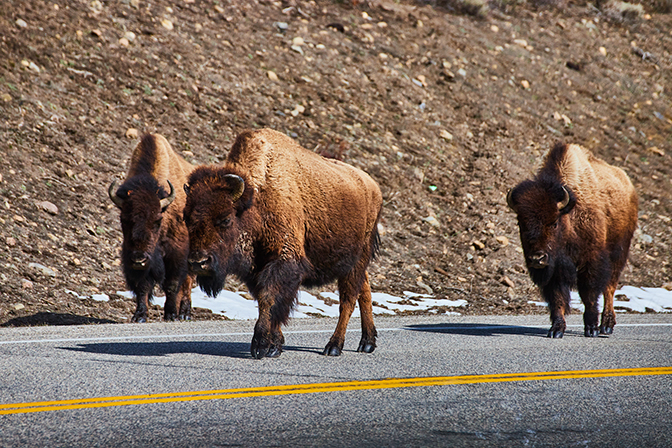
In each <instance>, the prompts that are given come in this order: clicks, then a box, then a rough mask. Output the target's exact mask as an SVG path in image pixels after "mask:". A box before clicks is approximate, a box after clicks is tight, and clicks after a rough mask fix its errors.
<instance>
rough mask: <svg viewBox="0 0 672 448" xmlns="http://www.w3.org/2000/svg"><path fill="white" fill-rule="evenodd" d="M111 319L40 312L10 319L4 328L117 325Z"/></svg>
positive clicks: (4, 324)
mask: <svg viewBox="0 0 672 448" xmlns="http://www.w3.org/2000/svg"><path fill="white" fill-rule="evenodd" d="M116 323H118V322H115V321H113V320H110V319H97V318H95V317H88V316H78V315H76V314H68V313H47V312H40V313H35V314H32V315H30V316H21V317H15V318H14V319H10V320H8V321H7V322H5V323H3V324H2V325H0V326H2V327H27V326H36V325H88V324H116Z"/></svg>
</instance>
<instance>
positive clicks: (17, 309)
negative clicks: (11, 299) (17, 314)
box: [12, 303, 26, 311]
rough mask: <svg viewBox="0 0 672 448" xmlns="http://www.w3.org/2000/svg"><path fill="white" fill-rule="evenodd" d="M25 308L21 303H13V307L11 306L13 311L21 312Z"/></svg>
mask: <svg viewBox="0 0 672 448" xmlns="http://www.w3.org/2000/svg"><path fill="white" fill-rule="evenodd" d="M25 307H26V305H24V304H23V303H15V304H14V305H12V308H14V311H19V310H22V309H24V308H25Z"/></svg>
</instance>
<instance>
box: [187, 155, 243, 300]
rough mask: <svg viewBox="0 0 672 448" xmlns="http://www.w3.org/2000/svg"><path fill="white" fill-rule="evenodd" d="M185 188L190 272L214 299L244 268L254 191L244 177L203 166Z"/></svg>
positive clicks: (192, 175)
mask: <svg viewBox="0 0 672 448" xmlns="http://www.w3.org/2000/svg"><path fill="white" fill-rule="evenodd" d="M188 182H189V183H188V184H187V185H185V186H184V190H185V192H186V193H187V202H186V205H185V207H184V222H185V224H186V225H187V229H188V231H189V260H188V262H189V269H190V270H191V272H193V273H194V274H196V275H197V276H198V284H199V285H200V286H201V288H202V289H203V290H204V291H205V292H206V293H207V294H208V295H210V296H215V295H217V293H219V291H221V290H222V288H223V287H224V281H225V280H226V276H227V275H228V274H231V273H235V272H237V271H238V270H240V269H241V265H244V259H245V254H244V252H245V247H243V245H242V244H241V236H242V235H243V233H244V232H245V231H249V229H246V228H244V227H245V225H244V223H243V219H242V218H243V214H244V212H245V211H246V210H247V209H249V208H250V207H251V205H252V196H253V188H252V187H251V186H249V185H248V184H247V183H246V182H245V179H244V177H243V176H240V175H238V174H234V173H231V172H229V171H227V170H224V169H223V168H212V167H201V168H198V169H196V170H195V171H194V172H193V173H192V174H191V176H189V181H188Z"/></svg>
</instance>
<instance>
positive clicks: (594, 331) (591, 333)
mask: <svg viewBox="0 0 672 448" xmlns="http://www.w3.org/2000/svg"><path fill="white" fill-rule="evenodd" d="M583 335H584V336H585V337H587V338H596V337H598V336H599V335H600V330H599V329H598V328H597V327H592V326H591V327H589V326H586V327H585V328H584V329H583Z"/></svg>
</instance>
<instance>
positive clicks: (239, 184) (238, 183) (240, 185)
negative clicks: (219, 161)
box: [224, 174, 245, 202]
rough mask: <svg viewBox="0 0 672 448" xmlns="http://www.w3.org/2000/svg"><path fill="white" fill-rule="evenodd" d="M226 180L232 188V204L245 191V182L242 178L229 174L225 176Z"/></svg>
mask: <svg viewBox="0 0 672 448" xmlns="http://www.w3.org/2000/svg"><path fill="white" fill-rule="evenodd" d="M224 179H226V183H228V184H229V186H230V187H231V188H232V191H231V202H236V201H237V200H238V199H240V197H241V196H242V195H243V192H244V191H245V181H244V180H243V178H242V177H240V176H236V175H235V174H227V175H226V176H224Z"/></svg>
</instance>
